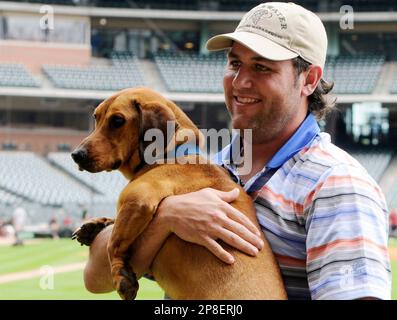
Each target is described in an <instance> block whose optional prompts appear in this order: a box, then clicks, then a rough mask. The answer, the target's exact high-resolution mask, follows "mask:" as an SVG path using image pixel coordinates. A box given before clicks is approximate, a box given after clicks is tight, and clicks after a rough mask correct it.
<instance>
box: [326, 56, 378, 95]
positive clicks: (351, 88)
mask: <svg viewBox="0 0 397 320" xmlns="http://www.w3.org/2000/svg"><path fill="white" fill-rule="evenodd" d="M384 62H385V57H384V56H381V55H358V56H337V57H335V56H329V57H327V62H326V65H325V68H324V79H325V80H327V81H333V82H334V83H335V86H334V89H333V91H334V92H335V93H342V94H343V93H353V94H369V93H372V92H373V90H374V89H375V86H376V84H377V81H378V79H379V76H380V73H381V71H382V67H383V65H384Z"/></svg>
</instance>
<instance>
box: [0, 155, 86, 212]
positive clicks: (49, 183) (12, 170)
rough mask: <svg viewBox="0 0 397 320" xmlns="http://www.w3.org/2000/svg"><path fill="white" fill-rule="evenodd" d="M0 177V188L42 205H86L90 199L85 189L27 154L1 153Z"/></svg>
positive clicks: (37, 158)
mask: <svg viewBox="0 0 397 320" xmlns="http://www.w3.org/2000/svg"><path fill="white" fill-rule="evenodd" d="M0 176H1V180H0V188H2V189H5V190H8V191H9V192H10V193H13V194H16V195H18V196H20V197H22V198H25V199H28V200H29V201H31V202H36V203H40V204H43V205H52V206H59V205H63V204H67V203H88V202H90V200H91V198H92V192H90V190H88V188H85V187H84V186H83V185H81V184H79V183H78V182H76V181H74V180H73V179H72V178H70V177H68V176H66V175H65V174H62V173H61V172H59V171H58V170H56V169H54V168H53V167H52V166H50V165H49V164H48V163H47V162H46V161H44V160H43V159H42V158H40V157H39V156H38V155H36V154H34V153H31V152H23V151H1V152H0Z"/></svg>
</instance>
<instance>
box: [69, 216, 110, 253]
mask: <svg viewBox="0 0 397 320" xmlns="http://www.w3.org/2000/svg"><path fill="white" fill-rule="evenodd" d="M113 223H114V219H110V218H94V219H91V220H89V221H87V222H86V223H84V224H83V225H82V226H81V227H80V228H78V229H77V230H76V231H75V232H74V233H73V235H72V240H74V239H76V240H77V241H78V242H80V243H81V245H83V244H84V245H86V246H90V245H91V243H92V241H94V239H95V237H96V236H97V235H98V233H99V232H101V231H102V230H103V229H104V228H106V227H107V226H109V225H111V224H113Z"/></svg>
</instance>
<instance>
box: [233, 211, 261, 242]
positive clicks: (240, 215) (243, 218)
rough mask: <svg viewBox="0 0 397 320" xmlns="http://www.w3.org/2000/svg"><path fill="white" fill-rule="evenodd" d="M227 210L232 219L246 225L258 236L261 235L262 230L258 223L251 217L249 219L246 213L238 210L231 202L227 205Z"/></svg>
mask: <svg viewBox="0 0 397 320" xmlns="http://www.w3.org/2000/svg"><path fill="white" fill-rule="evenodd" d="M226 210H227V216H228V217H229V218H230V219H233V220H234V221H236V222H238V223H240V224H242V225H244V226H245V227H246V228H247V229H248V230H250V231H251V232H252V233H254V234H256V235H257V236H258V237H261V235H262V234H261V232H260V231H259V230H258V228H257V227H256V225H255V224H254V223H253V222H252V221H251V220H250V219H248V217H247V216H246V215H245V214H243V213H241V212H240V211H239V210H237V209H236V208H234V207H233V206H232V205H230V204H227V205H226Z"/></svg>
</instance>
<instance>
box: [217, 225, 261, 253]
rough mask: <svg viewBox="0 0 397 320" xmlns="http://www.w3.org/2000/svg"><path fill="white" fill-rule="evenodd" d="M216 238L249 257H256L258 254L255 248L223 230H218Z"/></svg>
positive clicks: (237, 236)
mask: <svg viewBox="0 0 397 320" xmlns="http://www.w3.org/2000/svg"><path fill="white" fill-rule="evenodd" d="M216 236H217V238H218V239H220V240H222V241H223V242H225V243H227V244H228V245H230V246H232V247H234V248H236V249H238V250H240V251H242V252H244V253H246V254H249V255H251V256H256V255H257V254H258V248H257V247H255V246H254V245H252V244H251V243H249V242H248V241H245V240H244V239H243V238H241V237H240V236H239V235H237V234H235V233H234V232H231V231H229V230H227V229H225V228H221V229H219V230H218V231H217V233H216Z"/></svg>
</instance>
